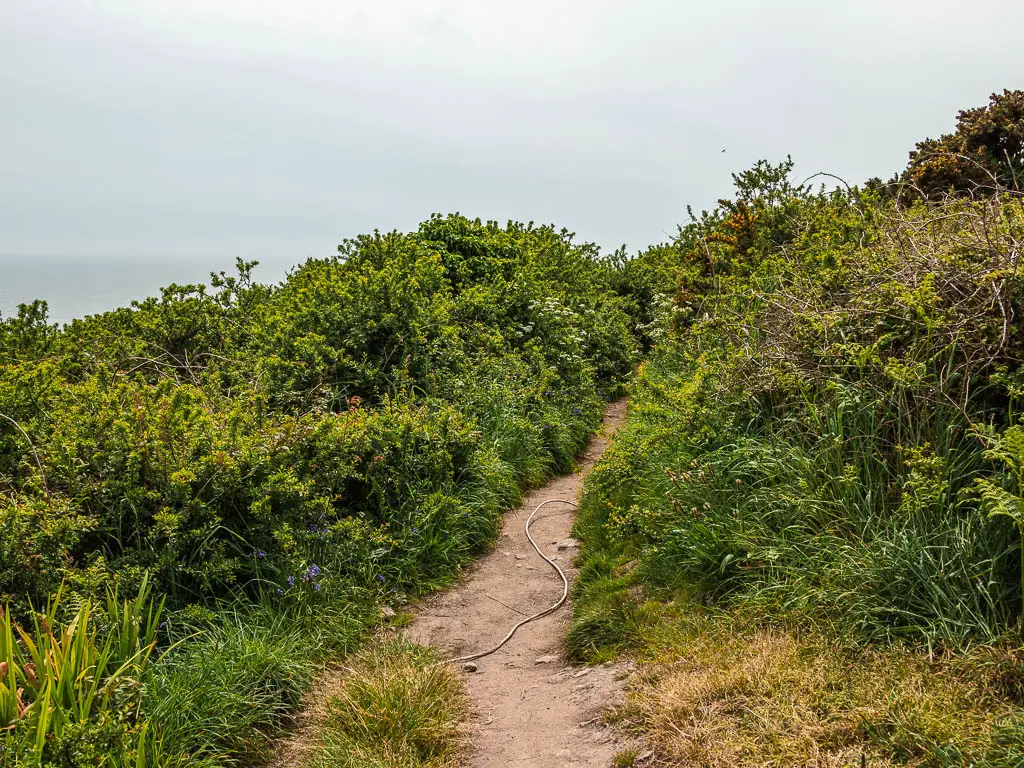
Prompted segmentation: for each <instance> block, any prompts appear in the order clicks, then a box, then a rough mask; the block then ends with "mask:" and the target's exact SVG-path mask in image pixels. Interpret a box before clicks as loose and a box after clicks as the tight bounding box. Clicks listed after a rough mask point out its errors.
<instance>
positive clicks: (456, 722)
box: [304, 639, 467, 768]
mask: <svg viewBox="0 0 1024 768" xmlns="http://www.w3.org/2000/svg"><path fill="white" fill-rule="evenodd" d="M466 711H467V702H466V698H465V694H464V693H463V690H462V687H461V683H460V682H459V679H458V677H457V676H456V675H455V674H454V672H453V671H452V668H451V667H450V666H449V665H447V664H444V663H443V662H442V661H441V659H440V657H439V656H438V654H437V653H435V652H433V651H432V650H430V649H427V648H423V647H421V646H417V645H414V644H412V643H409V642H408V641H405V640H401V639H392V640H389V641H387V642H383V643H380V644H375V645H374V646H372V647H370V648H368V649H367V650H365V651H362V652H360V653H359V654H357V655H356V656H355V657H354V658H353V659H352V660H351V661H350V662H348V663H347V664H346V669H345V676H344V678H343V679H342V681H341V682H340V683H339V686H338V689H337V690H336V691H333V692H332V693H331V695H330V697H329V699H328V701H327V704H326V710H325V714H324V716H323V719H322V721H321V722H320V723H319V724H318V725H319V727H318V731H317V736H316V744H315V746H314V747H313V749H312V752H313V753H314V754H312V755H311V756H309V758H308V759H307V760H306V761H305V762H304V766H306V767H307V768H455V766H458V765H459V760H458V755H459V752H460V749H461V747H462V732H461V724H462V720H463V718H464V716H465V714H466Z"/></svg>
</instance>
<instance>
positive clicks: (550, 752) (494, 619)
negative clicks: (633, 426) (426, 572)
mask: <svg viewBox="0 0 1024 768" xmlns="http://www.w3.org/2000/svg"><path fill="white" fill-rule="evenodd" d="M625 415H626V404H625V402H624V401H620V402H617V403H613V404H612V405H610V406H609V407H608V410H607V412H606V413H605V418H604V427H603V429H602V431H601V433H600V434H599V435H598V436H596V437H595V438H594V439H593V440H592V441H591V442H590V445H589V446H588V448H587V449H586V451H585V452H584V453H583V454H582V455H581V456H580V457H579V463H578V466H577V469H576V471H575V472H573V473H572V474H570V475H564V476H562V477H559V478H556V479H554V480H552V481H551V482H549V483H548V484H546V485H545V486H543V487H542V488H538V489H536V490H535V491H532V492H531V493H530V494H528V495H527V496H526V498H525V499H524V500H523V503H522V505H521V506H520V507H519V508H518V509H517V510H515V511H513V512H509V513H508V514H507V515H506V516H505V519H504V524H503V528H502V532H501V535H500V537H499V539H498V542H497V545H496V546H495V549H494V550H493V551H492V552H491V553H489V554H488V555H486V556H484V557H482V558H480V559H479V560H478V561H477V562H476V563H475V564H474V566H473V567H471V568H470V569H468V571H467V573H466V576H465V577H464V579H463V580H462V581H461V582H460V583H459V584H458V585H457V586H456V587H454V588H453V589H450V590H448V591H446V592H443V593H441V594H438V595H435V596H433V597H431V598H428V599H427V600H425V601H424V602H423V603H421V604H420V606H419V607H418V608H417V610H416V611H414V616H415V618H414V619H413V621H412V623H411V624H410V625H409V626H408V627H407V628H406V629H405V633H406V635H407V637H409V638H410V639H411V640H414V641H416V642H418V643H422V644H428V645H433V646H436V647H439V648H441V649H443V650H444V651H445V652H446V653H450V654H451V655H452V656H453V657H455V656H464V655H469V654H473V653H476V652H479V651H482V650H486V649H487V648H490V647H492V646H494V645H495V644H496V643H497V642H498V641H500V640H501V638H503V637H504V636H505V634H506V633H507V632H508V631H509V629H511V627H512V625H513V624H515V623H516V622H517V621H520V620H521V619H522V618H524V617H525V616H529V615H531V614H534V613H536V612H538V611H540V610H542V609H543V608H546V607H547V606H549V605H551V604H552V603H554V602H555V601H556V600H557V599H558V598H559V597H560V596H561V594H562V581H561V579H560V578H559V577H558V575H557V574H556V573H555V571H554V569H553V568H551V567H550V566H549V565H548V564H547V563H545V562H544V561H543V560H541V559H540V558H539V557H538V556H537V553H536V552H535V551H534V549H533V548H532V547H531V546H530V543H529V541H528V540H527V539H526V536H525V533H524V530H523V526H524V524H525V523H526V519H527V518H528V517H529V515H530V513H531V512H533V510H534V509H535V508H536V507H537V505H538V504H540V503H541V502H542V501H545V500H546V499H552V498H555V499H570V500H572V501H577V500H578V498H579V494H580V490H581V488H582V486H583V479H584V477H585V476H586V473H587V472H589V471H590V469H591V468H592V467H593V466H594V464H595V462H596V461H597V459H598V458H599V457H600V456H601V454H602V453H603V452H604V450H605V449H606V448H607V447H608V444H609V442H610V438H611V435H612V434H614V432H615V430H616V429H618V428H619V427H620V426H621V425H622V423H623V422H624V420H625ZM574 512H575V509H574V508H573V507H571V506H570V505H567V504H548V505H547V506H546V507H544V508H543V509H542V510H541V511H540V512H538V514H537V516H536V517H535V518H534V522H533V524H532V525H531V527H530V530H531V533H532V534H533V538H534V539H535V540H536V541H537V544H538V546H540V548H541V549H542V550H544V552H545V554H546V555H547V556H548V557H550V558H551V559H552V560H554V561H555V562H557V563H558V564H559V565H560V566H561V567H562V569H563V570H565V572H566V575H567V576H568V577H569V578H570V580H571V579H572V578H573V577H574V576H575V572H574V570H573V568H572V563H573V560H574V559H575V558H576V555H577V553H578V547H577V544H576V542H574V541H572V540H571V539H570V533H571V530H572V523H573V517H574V515H573V513H574ZM569 616H570V608H569V606H568V605H566V606H563V607H562V608H561V609H559V610H558V611H556V612H554V613H552V614H550V615H549V616H546V617H544V618H542V619H539V620H537V621H535V622H532V623H530V624H527V625H526V626H524V627H522V628H521V629H519V631H518V632H517V633H516V635H515V636H514V637H513V638H512V639H511V640H510V641H509V642H508V643H507V644H506V645H505V646H504V647H503V648H501V649H500V650H498V651H497V652H495V653H494V654H492V655H490V656H486V657H484V658H482V659H478V660H476V661H474V662H472V664H473V665H474V667H473V668H472V669H474V671H467V670H466V669H462V670H461V671H460V674H461V675H462V676H463V678H464V680H465V684H466V688H467V691H468V693H469V695H470V697H471V699H472V702H473V709H474V712H475V714H474V716H473V719H472V722H471V723H470V732H469V743H470V748H469V750H468V753H467V755H466V758H465V760H464V761H463V765H465V766H467V768H526V767H527V766H529V767H530V768H549V767H551V768H555V767H556V766H557V767H558V768H584V767H585V766H586V767H588V768H589V767H591V766H593V767H594V768H607V766H610V765H611V764H612V760H613V758H614V757H615V755H616V753H617V752H618V751H619V750H620V749H621V748H622V746H623V745H616V743H615V738H614V734H613V732H612V731H611V730H610V729H608V728H607V727H606V726H605V725H604V724H603V722H602V717H601V715H602V714H603V713H604V712H606V711H607V710H609V709H610V708H612V707H614V706H616V705H618V704H619V703H621V697H622V685H621V684H620V678H621V677H622V676H623V674H624V672H625V671H626V670H625V669H624V668H623V667H621V666H613V665H605V666H599V667H575V666H572V665H570V664H567V663H566V662H565V661H564V660H563V645H562V641H563V638H564V637H565V632H566V629H567V627H568V623H569Z"/></svg>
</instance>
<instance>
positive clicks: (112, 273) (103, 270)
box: [0, 254, 304, 324]
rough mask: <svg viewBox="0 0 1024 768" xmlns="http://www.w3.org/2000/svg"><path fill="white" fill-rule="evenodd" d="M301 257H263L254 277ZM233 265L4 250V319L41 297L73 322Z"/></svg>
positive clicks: (274, 277)
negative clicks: (266, 260)
mask: <svg viewBox="0 0 1024 768" xmlns="http://www.w3.org/2000/svg"><path fill="white" fill-rule="evenodd" d="M301 261H304V259H300V258H297V259H295V260H294V261H293V262H291V263H288V264H285V263H283V262H280V261H279V262H278V263H275V264H264V263H262V262H261V264H260V266H258V267H257V268H256V271H255V272H254V277H255V278H256V279H257V280H259V281H260V282H264V283H270V282H277V281H278V280H280V279H282V278H283V277H284V276H285V274H286V272H287V271H288V269H289V268H290V267H292V266H295V265H297V264H299V263H300V262H301ZM234 266H235V259H234V258H232V257H224V258H221V257H216V258H213V257H199V256H188V257H181V256H145V257H122V256H112V257H86V256H66V255H43V256H40V255H35V256H22V255H17V254H10V255H0V319H2V318H7V317H11V316H12V315H14V314H16V313H17V311H18V305H19V304H28V303H31V302H32V301H34V300H36V299H42V300H44V301H46V302H47V304H48V305H49V311H50V320H51V322H54V323H61V324H63V323H69V322H71V321H72V320H74V319H75V318H79V317H85V316H86V315H95V314H99V313H102V312H107V311H109V310H112V309H116V308H118V307H125V306H128V305H130V304H131V302H132V301H141V300H143V299H145V298H147V297H149V296H158V295H159V294H160V289H161V288H163V287H165V286H168V285H170V284H172V283H177V284H185V283H203V284H206V285H209V283H210V273H211V272H220V271H227V272H233V271H234Z"/></svg>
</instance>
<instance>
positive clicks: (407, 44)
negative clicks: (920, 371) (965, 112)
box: [0, 0, 1024, 269]
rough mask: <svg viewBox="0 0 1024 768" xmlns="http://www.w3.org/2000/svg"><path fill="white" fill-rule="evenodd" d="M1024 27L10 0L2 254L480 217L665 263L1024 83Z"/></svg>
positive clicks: (591, 0) (883, 9) (697, 8)
mask: <svg viewBox="0 0 1024 768" xmlns="http://www.w3.org/2000/svg"><path fill="white" fill-rule="evenodd" d="M1022 29H1024V2H1020V1H1019V0H973V1H972V2H969V3H968V2H964V1H963V0H958V1H957V2H953V1H952V0H887V1H886V2H881V1H877V0H857V2H853V1H852V0H848V1H847V2H839V1H838V0H827V1H826V0H806V1H802V2H798V1H797V0H778V1H777V2H766V1H765V0H716V1H714V2H712V1H710V0H704V1H703V2H691V1H689V0H664V1H661V0H658V1H656V0H631V2H608V1H606V0H544V1H539V0H517V1H516V2H491V1H489V0H475V1H469V0H466V1H461V0H401V1H396V0H368V1H367V0H364V1H363V2H359V3H355V2H346V1H345V0H287V2H286V1H285V0H174V2H168V0H0V146H2V151H0V256H3V255H6V256H7V257H10V256H20V257H25V256H35V255H41V254H50V255H65V256H77V257H79V258H81V259H90V258H92V259H98V258H100V257H111V256H113V257H133V258H137V259H139V260H145V259H154V260H156V259H163V260H166V259H167V258H168V257H179V258H183V259H184V258H189V259H196V258H215V259H219V260H221V263H222V264H223V263H225V261H226V262H230V260H231V259H233V257H234V256H236V255H239V256H245V257H252V258H259V259H262V260H264V261H268V262H270V263H271V264H277V265H284V264H293V263H295V262H297V261H300V260H302V259H304V258H305V257H306V256H308V255H324V254H328V253H332V252H333V251H334V249H335V246H336V244H337V243H338V242H339V241H340V240H341V239H342V238H343V237H346V236H350V235H354V234H356V233H359V232H365V231H369V230H372V229H374V228H380V229H391V228H399V229H409V228H412V227H414V226H415V224H416V222H418V221H420V220H422V219H423V218H425V217H427V216H428V215H429V214H430V213H431V212H434V211H441V212H447V211H456V210H457V211H461V212H463V213H465V214H468V215H472V216H479V217H482V218H496V219H499V220H502V221H504V220H506V219H509V218H515V219H523V220H535V221H538V222H554V223H556V224H558V225H559V226H565V227H567V228H569V229H572V230H574V231H576V232H577V233H578V235H579V237H580V238H582V239H587V240H593V241H596V242H598V243H600V244H601V245H602V246H604V247H606V248H614V247H615V246H617V245H619V244H622V243H627V244H629V246H630V247H631V248H639V247H641V246H644V245H646V244H649V243H652V242H655V241H659V240H662V239H664V238H665V237H666V236H667V235H668V234H670V233H671V232H673V231H674V229H675V226H676V224H677V223H678V222H680V221H682V220H683V218H684V216H685V206H686V205H687V203H692V204H693V205H694V206H695V207H696V208H698V209H699V208H701V207H706V206H709V205H711V204H713V203H714V200H715V199H716V198H717V197H719V196H721V195H723V194H725V193H726V192H728V190H729V188H730V179H729V173H730V172H732V171H736V170H741V169H743V168H745V167H747V166H749V165H750V164H751V163H753V162H754V161H755V160H756V159H758V158H760V157H767V158H771V159H781V158H783V157H785V155H786V154H787V153H789V154H792V155H793V158H794V160H796V161H797V163H798V169H799V171H800V172H801V173H806V174H810V173H812V172H814V171H817V170H827V171H830V172H832V173H836V174H839V175H841V176H843V177H846V178H847V179H849V180H850V181H851V182H858V181H862V180H863V179H865V178H867V177H870V176H875V175H878V176H883V177H888V176H889V175H891V173H892V172H893V171H895V170H897V169H899V168H900V167H902V166H903V164H904V163H905V161H906V153H907V151H908V150H909V149H910V148H911V147H912V145H913V144H914V142H915V141H916V140H919V139H921V138H923V137H925V136H928V135H935V134H938V133H942V132H944V131H947V130H949V129H950V128H951V127H952V125H953V121H954V117H955V113H956V111H957V110H958V109H959V108H962V107H968V106H975V105H979V104H982V103H984V102H985V101H986V100H987V97H988V95H989V93H991V92H992V91H993V90H998V89H1002V88H1004V87H1010V88H1013V87H1022V86H1024V45H1022V44H1021V37H1020V35H1021V30H1022ZM723 149H724V150H726V151H725V152H723V151H722V150H723ZM0 269H2V264H0Z"/></svg>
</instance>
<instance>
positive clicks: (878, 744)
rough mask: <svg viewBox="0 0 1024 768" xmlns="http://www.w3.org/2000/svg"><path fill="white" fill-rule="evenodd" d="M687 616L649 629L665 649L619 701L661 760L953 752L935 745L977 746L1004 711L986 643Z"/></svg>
mask: <svg viewBox="0 0 1024 768" xmlns="http://www.w3.org/2000/svg"><path fill="white" fill-rule="evenodd" d="M695 627H696V624H691V625H689V626H688V627H687V629H686V630H685V632H684V634H685V637H679V636H677V637H676V639H675V642H672V643H669V642H668V640H669V638H668V637H667V636H666V637H661V638H658V642H659V644H661V646H662V648H663V649H664V650H665V651H666V652H667V651H668V648H669V647H671V648H673V649H674V652H673V655H674V656H675V658H674V660H672V661H664V662H660V663H655V664H652V665H650V666H648V667H647V668H646V670H645V671H644V672H643V673H641V674H640V675H639V676H638V678H637V679H636V681H635V685H634V688H633V691H632V693H631V696H630V704H629V705H628V706H627V707H626V708H625V709H624V710H623V711H622V712H621V713H620V716H621V718H622V720H623V724H624V725H625V726H626V727H627V728H629V729H630V730H634V731H636V732H639V733H642V734H643V735H645V736H646V738H647V739H648V740H649V742H650V743H651V744H652V746H655V747H657V749H658V750H659V752H660V753H661V755H662V757H663V758H664V760H665V764H677V763H678V764H685V765H690V764H693V765H700V766H709V767H711V766H714V767H716V768H717V767H718V766H722V767H723V768H724V767H725V766H730V767H733V766H816V767H821V768H826V767H829V766H836V767H837V768H838V766H853V765H859V764H860V761H861V759H862V755H863V756H864V757H865V758H866V762H867V764H868V765H870V766H873V767H875V768H879V767H880V766H890V765H911V766H926V765H939V764H959V762H954V763H950V762H949V761H948V760H940V759H939V758H938V757H936V756H937V755H938V754H939V753H940V752H941V753H944V754H946V755H960V756H965V755H984V754H987V753H989V752H990V751H991V749H992V744H993V733H994V727H996V726H998V725H999V723H1000V722H1001V721H1004V720H1006V719H1007V718H1009V717H1010V716H1011V715H1012V714H1013V713H1014V711H1015V707H1014V705H1013V702H1012V701H1011V700H1010V698H1009V697H1008V692H1007V690H1006V689H1005V685H1004V684H1003V683H1002V682H1001V680H1002V677H1003V676H1004V674H1005V670H1006V669H1007V668H1008V667H1007V664H1006V659H1003V660H1001V662H1000V663H991V662H992V659H991V658H989V657H990V656H991V654H992V652H991V651H985V652H979V654H976V655H974V656H967V657H959V658H957V659H952V660H947V661H931V662H929V660H928V659H927V658H926V657H924V656H923V655H920V654H917V653H914V652H910V651H904V650H886V651H851V650H849V649H846V648H843V647H840V646H836V645H834V644H828V643H825V642H824V641H822V640H821V639H820V638H816V637H812V636H800V635H797V634H795V633H792V632H786V631H781V630H764V629H758V630H749V631H742V630H739V631H738V630H737V628H736V627H735V626H733V625H731V624H730V623H729V622H726V621H713V620H710V619H709V620H708V622H707V623H706V624H705V625H703V626H702V627H700V628H695ZM663 655H664V654H663ZM1014 661H1015V663H1016V664H1017V668H1019V659H1014ZM1000 670H1002V671H1000Z"/></svg>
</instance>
